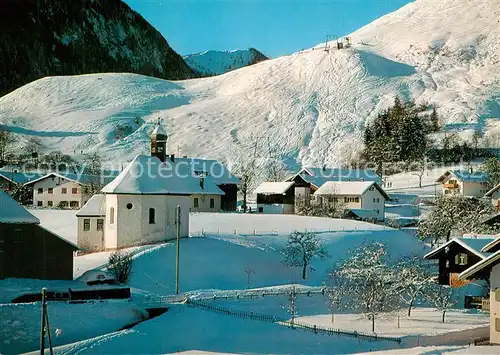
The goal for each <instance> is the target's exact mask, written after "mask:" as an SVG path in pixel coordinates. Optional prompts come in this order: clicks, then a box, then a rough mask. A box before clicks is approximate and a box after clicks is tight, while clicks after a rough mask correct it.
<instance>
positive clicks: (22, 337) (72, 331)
mask: <svg viewBox="0 0 500 355" xmlns="http://www.w3.org/2000/svg"><path fill="white" fill-rule="evenodd" d="M48 313H49V321H50V327H51V333H52V342H53V344H54V346H58V345H62V344H68V343H71V342H74V341H77V340H80V339H86V338H92V337H96V336H98V335H102V334H106V333H110V332H114V331H117V330H120V329H122V328H123V327H125V326H127V325H131V324H133V323H136V322H139V321H141V320H142V319H144V318H145V317H147V314H146V313H145V312H144V311H143V310H141V309H140V308H139V307H137V306H136V305H134V304H133V303H131V302H129V301H103V302H89V303H82V304H70V303H65V302H50V303H49V305H48ZM40 318H41V307H40V303H39V302H37V303H18V304H0V353H2V354H14V353H16V354H19V353H23V352H27V351H33V350H35V349H37V347H39V344H40ZM58 329H59V330H60V331H58V332H57V333H59V334H60V335H58V336H57V335H56V331H57V330H58Z"/></svg>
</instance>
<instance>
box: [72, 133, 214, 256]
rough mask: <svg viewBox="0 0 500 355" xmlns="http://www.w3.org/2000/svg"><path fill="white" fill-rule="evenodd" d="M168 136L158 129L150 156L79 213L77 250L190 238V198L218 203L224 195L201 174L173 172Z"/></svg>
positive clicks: (139, 158) (138, 161)
mask: <svg viewBox="0 0 500 355" xmlns="http://www.w3.org/2000/svg"><path fill="white" fill-rule="evenodd" d="M166 143H167V134H166V132H165V130H164V128H163V127H162V126H161V124H158V125H157V126H156V128H155V129H154V131H153V133H152V135H151V156H146V155H138V156H136V157H135V158H134V159H133V160H132V162H131V163H130V164H129V165H128V166H127V167H126V168H125V169H124V170H123V171H122V172H121V173H120V174H119V175H118V176H117V177H116V178H115V179H114V180H113V181H111V182H110V183H109V184H107V185H106V186H104V188H103V189H102V191H101V194H97V195H94V196H93V197H92V198H91V199H90V200H89V201H88V202H87V203H86V204H85V206H83V208H82V209H80V210H79V211H78V212H77V214H76V215H77V219H78V233H77V234H78V237H77V238H78V246H79V247H80V248H82V249H84V250H87V251H100V250H106V249H117V248H123V247H130V246H135V245H142V244H151V243H156V242H162V241H166V240H170V239H174V238H175V237H176V229H177V228H176V209H177V206H180V209H181V214H180V235H181V237H187V236H188V235H189V211H190V208H191V205H192V196H193V195H195V196H202V197H205V196H207V197H209V198H210V199H214V198H215V197H218V198H219V200H220V197H221V196H222V195H224V192H223V191H222V190H221V189H220V188H219V187H218V186H217V185H216V184H215V183H214V182H212V181H211V179H205V177H204V176H203V175H196V174H192V173H186V171H185V170H184V171H182V174H181V173H180V172H179V169H174V168H173V167H174V165H173V164H171V162H170V160H167V159H166V157H167V156H166Z"/></svg>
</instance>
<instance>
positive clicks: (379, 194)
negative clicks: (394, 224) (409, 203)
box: [314, 181, 389, 221]
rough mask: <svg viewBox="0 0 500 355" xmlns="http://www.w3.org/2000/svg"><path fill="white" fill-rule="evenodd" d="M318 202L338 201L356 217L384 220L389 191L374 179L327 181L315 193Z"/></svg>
mask: <svg viewBox="0 0 500 355" xmlns="http://www.w3.org/2000/svg"><path fill="white" fill-rule="evenodd" d="M314 197H315V199H316V201H315V202H316V203H319V204H322V203H338V204H341V205H342V206H343V207H344V209H345V210H349V211H350V212H351V213H352V214H353V216H354V218H356V217H357V219H361V220H375V221H383V220H384V215H385V201H386V200H388V199H389V196H388V195H387V193H386V192H385V191H384V190H383V189H382V188H381V187H380V186H379V184H377V183H376V182H374V181H327V182H325V183H324V184H323V185H322V186H321V187H320V188H319V189H318V190H316V192H315V193H314Z"/></svg>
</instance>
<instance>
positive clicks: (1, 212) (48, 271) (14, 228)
mask: <svg viewBox="0 0 500 355" xmlns="http://www.w3.org/2000/svg"><path fill="white" fill-rule="evenodd" d="M77 249H78V248H77V246H76V245H74V244H72V243H70V242H69V241H67V240H66V239H64V238H62V237H59V236H58V235H56V234H55V233H53V232H51V231H49V230H47V229H45V228H43V227H42V226H41V225H40V221H39V220H38V218H36V217H35V216H33V215H32V214H31V213H29V212H28V211H27V210H26V209H24V207H22V206H21V205H20V204H18V203H17V202H16V201H14V200H13V199H12V198H11V197H10V196H9V195H8V194H7V193H6V192H4V191H0V279H2V278H7V277H15V278H31V279H42V280H59V279H60V280H72V279H73V254H74V252H75V251H76V250H77Z"/></svg>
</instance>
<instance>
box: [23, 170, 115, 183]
mask: <svg viewBox="0 0 500 355" xmlns="http://www.w3.org/2000/svg"><path fill="white" fill-rule="evenodd" d="M118 174H119V172H118V171H106V172H105V174H104V175H103V176H97V175H90V174H84V173H66V172H65V173H61V172H50V173H48V174H45V175H43V176H40V177H39V178H38V179H35V180H31V181H29V182H27V183H25V185H32V184H35V183H37V182H38V181H42V180H45V179H49V178H54V177H58V178H61V179H66V180H69V181H72V182H74V183H77V184H80V185H87V184H91V183H92V182H95V181H100V182H102V183H104V184H107V183H109V182H111V181H112V180H113V179H114V177H116V176H117V175H118Z"/></svg>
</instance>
